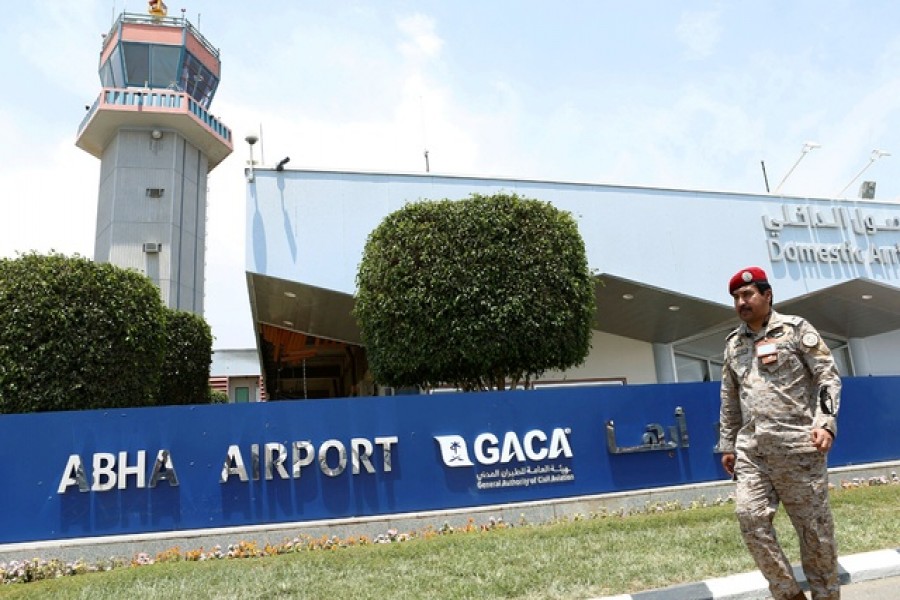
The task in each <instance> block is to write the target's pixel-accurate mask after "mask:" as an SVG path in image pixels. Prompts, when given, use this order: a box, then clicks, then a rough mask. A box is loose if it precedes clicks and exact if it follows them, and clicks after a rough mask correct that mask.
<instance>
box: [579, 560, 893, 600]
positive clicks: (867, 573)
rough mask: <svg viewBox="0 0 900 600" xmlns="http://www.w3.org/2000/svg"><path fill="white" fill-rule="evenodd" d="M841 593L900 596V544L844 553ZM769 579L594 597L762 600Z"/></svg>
mask: <svg viewBox="0 0 900 600" xmlns="http://www.w3.org/2000/svg"><path fill="white" fill-rule="evenodd" d="M838 563H839V565H840V570H841V583H842V588H841V597H842V598H843V600H863V599H865V600H897V599H900V548H896V549H892V550H878V551H875V552H864V553H861V554H852V555H850V556H844V557H841V558H840V559H839V560H838ZM794 573H795V576H796V577H797V581H799V582H800V585H801V586H804V587H805V584H806V577H804V575H803V571H802V570H800V568H799V567H794ZM769 597H770V596H769V589H768V586H767V584H766V580H765V579H764V578H763V576H762V574H760V572H759V571H752V572H750V573H741V574H738V575H731V576H729V577H719V578H717V579H708V580H706V581H701V582H698V583H688V584H683V585H676V586H673V587H668V588H663V589H658V590H648V591H645V592H638V593H636V594H623V595H619V596H605V597H603V598H593V599H591V600H763V599H764V598H769Z"/></svg>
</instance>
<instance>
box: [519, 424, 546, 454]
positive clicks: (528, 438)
mask: <svg viewBox="0 0 900 600" xmlns="http://www.w3.org/2000/svg"><path fill="white" fill-rule="evenodd" d="M524 440H525V444H524V446H525V456H527V457H528V458H529V459H530V460H544V459H545V458H547V452H548V450H547V448H546V447H544V446H543V445H542V446H540V448H539V449H538V450H535V449H534V440H539V441H540V442H542V443H543V442H546V441H547V434H546V433H544V432H543V431H541V430H540V429H532V430H531V431H529V432H528V433H526V434H525V438H524Z"/></svg>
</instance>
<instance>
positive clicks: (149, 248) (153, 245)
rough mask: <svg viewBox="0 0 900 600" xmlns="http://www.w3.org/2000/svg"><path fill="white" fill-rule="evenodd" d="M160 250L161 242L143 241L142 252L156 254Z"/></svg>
mask: <svg viewBox="0 0 900 600" xmlns="http://www.w3.org/2000/svg"><path fill="white" fill-rule="evenodd" d="M161 250H162V244H160V243H158V242H144V252H146V253H147V254H157V253H158V252H160V251H161Z"/></svg>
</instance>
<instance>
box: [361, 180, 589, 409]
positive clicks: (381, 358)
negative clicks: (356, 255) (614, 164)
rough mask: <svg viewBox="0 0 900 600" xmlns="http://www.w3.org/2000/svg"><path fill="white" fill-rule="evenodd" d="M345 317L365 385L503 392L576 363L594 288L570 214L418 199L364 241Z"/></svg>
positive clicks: (513, 198)
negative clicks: (364, 359)
mask: <svg viewBox="0 0 900 600" xmlns="http://www.w3.org/2000/svg"><path fill="white" fill-rule="evenodd" d="M357 288H358V289H357V297H356V307H355V309H354V314H355V316H356V318H357V321H358V323H359V326H360V329H361V332H362V339H363V342H364V343H365V345H366V350H367V354H368V360H369V365H370V367H371V369H372V373H373V375H374V376H375V379H376V381H378V382H379V383H381V384H383V385H390V386H395V387H409V386H421V387H425V388H430V387H437V386H441V385H450V386H453V387H457V388H459V389H463V390H467V391H471V390H487V389H505V388H506V387H507V386H509V387H514V386H516V385H517V384H520V383H524V384H525V385H526V387H527V386H528V384H529V383H530V380H531V379H533V378H535V377H539V376H540V375H541V374H543V373H544V372H545V371H546V370H549V369H558V370H563V369H567V368H569V367H572V366H575V365H578V364H580V363H581V362H582V361H583V360H584V358H585V357H586V356H587V353H588V352H589V350H590V339H591V321H592V319H593V313H594V282H593V278H592V276H591V273H590V270H589V269H588V266H587V258H586V255H585V250H584V241H583V240H582V238H581V235H580V234H579V233H578V227H577V225H576V223H575V220H574V219H573V218H572V216H571V215H570V214H569V213H567V212H564V211H560V210H558V209H556V208H555V207H553V206H552V205H550V204H549V203H547V202H542V201H539V200H534V199H528V198H521V197H519V196H517V195H515V194H512V195H510V194H496V195H493V196H483V195H480V194H473V195H472V196H471V197H470V198H468V199H466V200H457V201H451V200H440V201H424V202H419V203H413V204H408V205H406V206H405V207H404V208H402V209H400V210H398V211H396V212H394V213H392V214H391V215H389V216H388V217H387V218H385V220H384V221H383V222H382V223H381V224H380V225H379V226H378V227H377V228H376V229H375V230H374V231H373V232H372V233H371V234H370V235H369V238H368V241H367V243H366V246H365V250H364V253H363V258H362V261H361V263H360V267H359V271H358V273H357Z"/></svg>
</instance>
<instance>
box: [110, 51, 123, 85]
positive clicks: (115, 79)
mask: <svg viewBox="0 0 900 600" xmlns="http://www.w3.org/2000/svg"><path fill="white" fill-rule="evenodd" d="M107 64H108V65H109V69H110V75H111V77H112V85H113V86H114V87H125V72H124V71H123V70H122V52H121V51H120V47H119V46H116V47H115V48H114V49H113V51H112V52H111V53H110V55H109V62H107Z"/></svg>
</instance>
